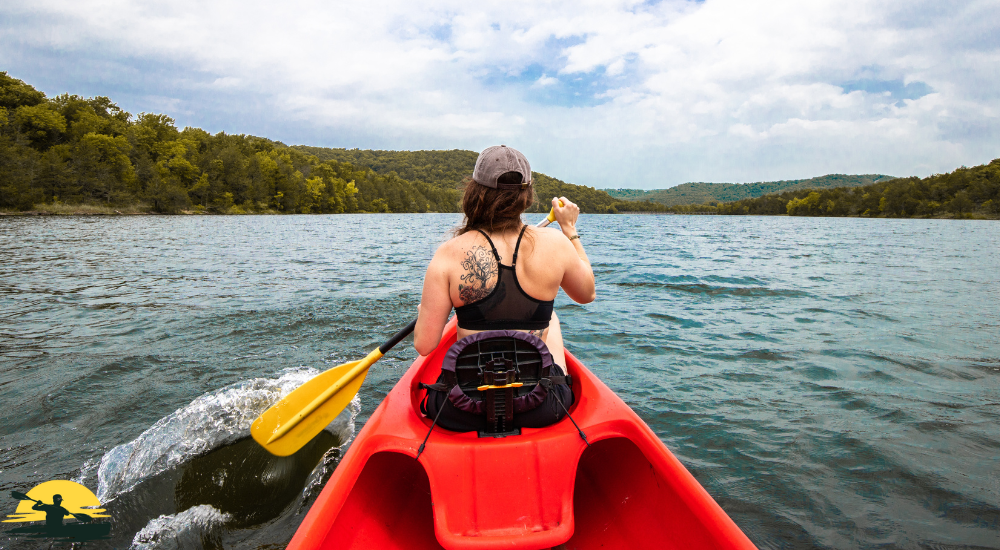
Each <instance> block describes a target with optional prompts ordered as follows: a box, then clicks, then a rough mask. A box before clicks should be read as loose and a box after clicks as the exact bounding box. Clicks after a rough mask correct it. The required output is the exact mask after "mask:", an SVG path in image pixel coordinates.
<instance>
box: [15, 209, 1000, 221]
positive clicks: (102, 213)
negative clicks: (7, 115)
mask: <svg viewBox="0 0 1000 550" xmlns="http://www.w3.org/2000/svg"><path fill="white" fill-rule="evenodd" d="M90 208H93V207H90ZM59 210H60V211H52V210H24V211H3V210H0V218H3V217H11V218H15V217H62V216H64V217H87V216H94V217H119V216H163V217H172V216H352V215H357V214H460V212H344V213H341V214H319V213H317V214H299V213H294V214H283V213H281V212H274V211H272V212H228V213H225V214H222V213H217V212H197V211H192V210H182V211H180V212H177V213H174V214H166V213H162V212H148V211H147V212H138V211H134V210H133V211H125V212H122V211H119V210H114V209H110V208H108V209H104V207H101V209H100V210H98V209H94V210H90V211H88V210H87V209H86V208H85V209H83V210H72V209H68V208H66V209H63V208H60V209H59ZM107 210H111V211H110V212H109V211H107ZM528 213H529V214H537V213H539V212H528ZM542 213H543V212H542ZM584 214H587V215H589V216H600V215H607V216H619V215H636V216H640V215H641V216H722V217H763V218H793V217H794V218H855V219H871V220H878V219H883V220H890V219H891V220H980V221H998V220H1000V216H997V217H989V216H985V215H982V214H971V213H970V214H966V215H965V216H955V215H944V216H911V217H905V218H902V217H891V216H790V215H788V214H719V213H716V212H616V213H608V212H592V213H587V212H584Z"/></svg>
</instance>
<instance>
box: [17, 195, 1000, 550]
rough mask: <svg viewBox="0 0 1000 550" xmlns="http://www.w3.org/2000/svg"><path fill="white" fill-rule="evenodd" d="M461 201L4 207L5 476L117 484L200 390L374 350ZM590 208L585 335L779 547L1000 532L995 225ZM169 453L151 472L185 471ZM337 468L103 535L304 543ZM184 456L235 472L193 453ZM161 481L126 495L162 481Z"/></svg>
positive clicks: (383, 381)
mask: <svg viewBox="0 0 1000 550" xmlns="http://www.w3.org/2000/svg"><path fill="white" fill-rule="evenodd" d="M457 219H458V218H457V217H456V216H454V215H444V214H442V215H352V216H287V217H278V216H273V217H267V216H243V217H155V216H147V217H121V218H79V217H78V218H0V362H2V367H0V400H2V402H3V404H4V407H5V411H6V414H5V415H4V417H3V419H2V420H0V453H2V454H0V490H2V491H3V492H4V493H6V492H8V491H10V490H19V491H25V490H27V489H29V488H30V487H32V486H34V485H35V484H37V483H40V482H42V481H46V480H49V479H57V478H63V479H76V480H78V481H81V482H83V483H84V484H85V485H87V486H88V487H90V488H91V489H92V490H94V491H95V492H97V491H98V490H99V487H98V475H97V470H98V466H99V465H100V464H101V461H102V458H103V457H105V455H106V454H109V453H110V451H111V450H112V449H113V448H115V447H117V446H119V445H125V444H129V443H130V442H133V441H137V438H139V439H138V440H139V441H141V438H140V436H141V435H142V434H143V432H144V431H146V430H148V429H149V428H150V427H151V426H154V425H156V424H157V422H158V421H160V420H161V419H164V418H167V417H170V415H171V414H173V413H175V412H176V411H182V410H188V409H186V407H190V405H191V404H192V403H196V402H197V403H202V402H205V397H204V396H208V397H209V398H211V397H213V396H215V395H217V394H218V393H219V392H222V391H228V392H232V391H233V390H232V389H231V388H232V387H236V388H240V387H242V386H232V385H233V384H238V383H241V382H246V381H252V380H258V379H259V380H272V381H278V380H286V379H288V377H289V376H293V375H295V372H297V371H295V370H294V369H297V368H300V367H308V368H312V369H323V368H327V367H330V366H333V365H336V364H339V363H341V362H344V361H347V360H352V359H357V358H360V357H361V356H363V355H364V354H365V353H367V352H368V351H369V350H370V349H372V348H373V347H375V346H377V345H378V344H379V343H380V342H381V341H382V340H383V339H384V338H386V337H387V336H389V335H391V334H392V333H393V332H395V330H397V329H398V328H399V327H402V326H403V325H405V324H406V322H408V320H409V319H410V318H411V317H412V316H413V315H414V313H415V308H416V304H417V302H418V301H419V294H420V281H421V277H422V275H423V270H424V268H425V267H426V264H427V262H428V260H429V259H430V257H431V255H432V254H433V251H434V249H435V248H436V246H437V245H438V244H439V243H440V242H441V241H442V240H443V239H444V238H445V233H446V231H447V230H448V229H449V228H450V227H451V226H452V225H454V224H455V223H456V222H457ZM580 228H581V232H582V234H583V240H584V243H585V244H586V246H587V250H588V252H589V254H590V257H591V259H592V261H593V265H594V270H595V272H596V274H597V284H598V299H597V301H595V302H594V303H592V304H588V305H584V306H580V305H576V304H573V303H572V302H570V301H569V300H568V299H566V297H565V296H563V295H560V297H559V298H558V299H557V301H556V307H557V311H558V313H559V315H560V317H561V318H562V320H563V322H564V323H565V326H564V333H565V334H566V340H567V345H568V347H569V348H570V349H571V350H572V351H573V352H574V353H575V354H576V355H577V356H578V357H579V358H580V359H582V360H583V361H584V363H586V364H587V365H588V366H589V367H590V368H591V369H592V370H593V371H594V372H595V373H597V374H598V375H599V376H600V377H601V378H602V379H603V380H604V381H605V382H606V383H607V384H608V385H609V386H610V387H611V388H612V389H613V390H615V391H616V392H618V394H619V395H620V396H621V397H622V398H623V399H624V400H625V401H626V402H627V403H628V404H629V405H631V406H632V407H633V408H634V409H635V410H636V411H637V412H638V413H639V415H640V416H642V417H643V418H644V419H645V420H646V421H647V422H648V423H649V425H650V426H651V427H652V428H653V430H654V431H655V432H656V433H657V434H659V436H660V437H661V438H662V439H663V441H664V442H665V443H666V444H667V445H668V446H669V447H670V449H671V450H672V451H673V452H674V453H675V454H676V455H677V456H678V458H680V459H681V461H682V462H683V463H684V464H685V465H686V466H687V467H688V468H689V469H690V470H691V471H692V473H694V475H695V476H696V477H697V478H698V480H699V481H700V482H701V483H702V484H703V485H704V486H705V488H706V489H707V490H708V491H709V492H710V493H711V494H712V495H713V496H715V498H716V499H717V500H718V501H719V503H720V504H721V505H722V506H723V508H725V509H726V511H727V512H728V513H729V514H730V515H731V516H732V517H733V519H734V520H735V521H736V522H737V524H739V525H740V527H741V528H743V530H744V531H745V532H746V533H747V534H748V535H749V536H750V538H751V539H752V540H753V541H754V542H755V543H756V544H757V545H759V546H760V547H762V548H807V547H808V548H955V547H963V548H964V547H969V548H975V547H980V548H1000V481H998V472H1000V464H998V456H1000V423H998V421H1000V406H998V405H1000V285H998V283H1000V255H998V254H997V250H998V245H1000V225H998V224H997V223H995V222H977V221H953V220H863V219H838V218H819V219H817V218H805V219H801V218H766V217H714V216H585V217H584V218H583V219H582V220H581V225H580ZM414 356H415V353H414V352H413V350H412V347H410V346H409V345H406V346H401V347H400V348H399V349H397V350H394V351H393V352H392V353H391V354H390V355H389V356H387V357H386V358H385V359H383V360H382V361H381V362H380V363H379V364H378V367H377V368H375V369H373V370H372V372H371V374H370V375H369V378H368V381H367V382H366V383H365V385H364V387H363V389H362V391H361V395H360V397H361V413H360V415H359V416H358V418H357V421H356V422H357V424H358V426H360V425H361V423H362V422H363V421H364V420H365V419H366V418H367V416H368V415H369V414H370V413H371V412H372V410H373V409H374V408H375V406H376V405H377V404H378V402H379V401H380V400H381V399H382V397H383V396H384V395H385V394H386V393H387V392H388V391H389V389H390V388H391V387H392V385H393V384H394V382H395V381H396V380H397V379H398V378H399V376H400V374H401V373H402V372H403V370H404V369H405V368H406V367H407V366H408V365H409V362H410V361H412V359H413V358H414ZM290 369H291V370H290ZM290 373H291V374H290ZM262 383H263V382H254V384H257V385H258V386H259V385H260V384H262ZM269 383H270V384H277V383H278V382H269ZM223 388H230V389H227V390H223ZM199 398H202V399H199ZM196 400H197V401H196ZM209 401H211V399H209ZM330 441H331V442H330V443H329V444H328V445H327V446H332V445H336V441H335V440H334V439H333V438H331V440H330ZM227 445H228V442H227ZM322 451H323V449H317V450H316V451H315V453H320V454H321V453H322ZM334 451H336V449H334ZM334 451H330V452H328V453H327V456H326V458H324V460H323V461H321V466H317V472H319V470H320V469H323V468H326V469H329V467H331V464H333V463H335V460H336V457H337V456H339V455H336V453H334ZM220 453H221V454H220V455H219V456H220V457H221V456H223V455H224V454H225V453H224V452H222V451H220ZM315 453H314V454H315ZM331 453H334V454H331ZM230 454H231V452H230ZM334 455H336V456H334ZM109 456H113V454H109ZM318 456H319V454H316V457H318ZM330 456H333V458H330ZM225 460H231V459H225ZM225 460H224V459H223V458H216V459H210V460H209V459H206V460H204V461H203V462H205V463H206V464H208V463H211V464H212V466H211V468H217V467H219V466H218V464H222V463H225V464H230V462H225ZM260 460H266V459H265V458H263V457H262V458H261V459H260ZM311 460H312V461H310V462H308V465H309V467H312V466H311V465H312V464H315V460H318V458H315V459H311ZM331 460H332V461H333V462H331ZM268 467H269V468H274V467H275V466H274V465H271V466H268ZM296 467H297V468H299V469H300V470H301V467H303V466H302V465H299V466H296ZM192 468H193V466H192ZM224 473H225V472H223V474H224ZM158 475H159V477H158V478H157V480H155V482H154V481H152V480H151V481H149V482H148V483H147V484H146V487H153V486H157V487H159V486H165V485H164V483H166V482H165V481H164V478H163V475H161V474H158ZM296 475H297V476H298V477H296V478H295V479H302V478H303V476H304V474H302V473H298V474H296ZM328 475H329V472H328V471H325V473H323V472H320V473H316V472H314V474H313V476H312V477H311V478H310V480H311V481H309V483H310V484H311V486H308V487H304V488H303V490H302V494H301V495H300V497H299V498H298V500H297V501H296V502H294V503H292V504H289V505H288V509H287V510H286V511H285V512H283V513H282V514H281V515H276V516H274V517H272V518H271V519H268V520H266V521H265V520H260V521H259V522H257V523H254V522H252V521H249V520H247V521H244V522H243V523H240V524H239V525H238V526H233V521H232V519H231V517H232V515H231V514H230V513H229V512H227V511H226V510H216V509H215V508H212V507H211V506H209V505H208V504H209V503H198V502H195V500H197V499H196V498H194V497H191V496H190V495H188V496H186V497H185V498H182V495H180V493H179V492H178V494H177V495H175V496H174V497H173V498H175V499H176V500H177V502H182V501H183V502H184V503H185V504H184V507H185V509H183V510H182V509H180V508H181V506H180V505H179V504H178V505H176V506H175V507H174V508H175V510H174V511H175V512H176V514H175V515H166V516H162V515H161V516H159V518H157V515H156V513H154V512H152V511H150V512H149V514H148V516H149V517H146V516H143V515H142V513H141V512H142V510H133V511H132V512H131V513H132V515H133V516H134V517H132V524H130V525H132V527H130V528H129V529H128V531H129V532H119V533H115V534H114V535H115V537H116V538H115V540H113V541H107V542H106V544H107V545H109V546H108V547H122V546H123V545H128V544H130V543H131V544H133V547H136V548H139V547H141V548H152V547H155V545H154V546H150V545H149V544H150V543H149V541H150V540H158V537H159V538H162V537H163V536H165V535H162V533H167V532H171V533H173V532H177V531H178V530H180V531H182V532H185V533H187V534H185V535H184V536H186V537H188V538H186V539H183V540H185V541H187V542H186V543H185V544H190V541H191V540H196V541H197V540H201V541H204V543H205V544H209V545H214V544H222V545H223V546H226V547H232V548H237V547H238V548H243V547H267V546H269V545H282V544H284V543H285V542H287V540H288V539H289V537H290V536H291V533H292V532H294V527H295V525H297V523H298V522H299V521H301V517H302V515H301V514H302V510H304V509H305V508H307V506H308V504H309V503H310V502H311V499H313V498H315V493H316V491H315V485H316V483H318V482H320V481H321V479H322V478H323V476H328ZM185 476H186V478H185V479H201V477H198V476H202V477H204V478H205V479H209V478H211V479H216V478H219V477H220V476H222V477H224V475H222V474H218V475H217V472H216V473H213V471H207V470H206V471H205V472H203V473H198V472H195V473H191V472H189V471H187V470H185V471H184V472H176V475H173V477H174V478H178V479H180V478H182V477H185ZM213 476H215V477H213ZM168 477H169V476H168ZM171 479H173V478H171ZM317 480H319V481H317ZM171 483H173V482H171ZM221 484H222V482H221V481H220V486H221ZM170 486H171V487H172V485H170ZM143 487H144V486H143V484H142V483H139V486H138V489H136V490H135V491H133V492H134V493H136V492H137V494H135V495H132V496H130V497H129V499H127V500H126V501H123V502H129V503H131V504H129V505H130V506H133V507H141V506H144V504H142V503H144V502H150V501H151V500H152V499H155V498H160V497H161V496H162V494H161V493H162V489H157V490H156V491H153V490H152V489H143ZM143 491H147V492H148V494H143V493H142V492H143ZM166 494H168V495H169V491H168V493H166ZM157 495H158V496H157ZM163 498H170V497H169V496H168V497H163ZM214 498H216V500H218V499H219V498H221V497H219V495H216V496H215V497H214ZM193 499H194V500H193ZM224 500H225V499H222V500H221V502H224ZM213 502H215V501H213ZM8 505H9V506H8V508H9V509H8V510H7V511H5V512H3V514H2V515H6V514H7V513H11V512H13V509H14V504H13V502H12V501H11V502H9V503H8ZM120 506H124V504H121V505H120ZM189 506H190V507H189ZM153 508H155V509H157V510H159V508H160V506H159V505H157V506H151V508H150V510H152V509H153ZM199 518H200V519H199ZM206 518H208V519H206ZM227 522H228V523H227ZM248 522H249V523H248ZM8 525H9V524H8ZM143 525H145V527H143ZM178 526H181V527H184V526H187V528H188V529H187V531H184V529H182V528H181V527H178ZM219 526H221V527H219ZM227 526H228V527H227ZM195 527H196V529H195ZM140 528H141V529H140ZM207 529H214V531H212V532H211V533H210V534H204V533H207V532H208V531H206V530H207ZM157 533H160V534H157ZM191 533H195V535H192V534H191ZM178 537H179V535H178ZM191 537H194V538H193V539H192V538H191ZM133 538H134V540H133ZM175 540H176V541H180V540H182V539H181V538H175ZM172 544H175V545H176V544H179V543H177V542H174V543H172ZM0 546H3V547H4V548H8V547H9V548H20V547H24V548H29V547H33V546H31V545H30V544H28V542H26V541H20V540H16V539H7V538H5V535H0ZM98 547H99V546H98Z"/></svg>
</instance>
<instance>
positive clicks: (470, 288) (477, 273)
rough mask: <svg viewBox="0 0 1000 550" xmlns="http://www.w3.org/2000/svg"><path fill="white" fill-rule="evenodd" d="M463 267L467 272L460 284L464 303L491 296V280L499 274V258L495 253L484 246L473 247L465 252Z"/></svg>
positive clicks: (459, 294)
mask: <svg viewBox="0 0 1000 550" xmlns="http://www.w3.org/2000/svg"><path fill="white" fill-rule="evenodd" d="M462 269H464V270H465V274H464V275H462V276H461V279H462V282H461V283H459V284H458V297H459V298H461V299H462V303H465V304H471V303H472V302H475V301H477V300H482V299H483V298H485V297H487V296H489V294H490V291H492V290H493V289H492V288H490V287H489V284H490V280H491V279H494V278H495V277H496V276H497V259H496V258H495V257H494V256H493V253H492V252H490V251H489V250H488V249H486V248H484V247H482V246H474V247H472V249H471V250H469V251H468V252H466V253H465V259H463V260H462ZM463 283H464V284H463Z"/></svg>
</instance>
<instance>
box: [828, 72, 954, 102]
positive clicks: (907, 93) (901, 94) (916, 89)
mask: <svg viewBox="0 0 1000 550" xmlns="http://www.w3.org/2000/svg"><path fill="white" fill-rule="evenodd" d="M840 87H841V88H843V89H844V91H845V92H847V93H850V92H854V91H862V92H868V93H870V94H884V93H885V92H889V94H890V97H892V99H895V100H896V102H900V101H902V100H904V99H920V98H921V97H924V96H925V95H927V94H929V93H931V92H933V91H934V89H933V88H931V87H930V86H928V85H927V83H926V82H920V81H914V82H910V83H909V84H903V80H902V79H897V80H879V79H875V78H863V79H859V80H851V81H848V82H844V83H842V84H841V85H840Z"/></svg>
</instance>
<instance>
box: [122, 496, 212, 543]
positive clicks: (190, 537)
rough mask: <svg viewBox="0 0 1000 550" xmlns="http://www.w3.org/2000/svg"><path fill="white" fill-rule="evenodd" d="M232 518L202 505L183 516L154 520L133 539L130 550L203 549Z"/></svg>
mask: <svg viewBox="0 0 1000 550" xmlns="http://www.w3.org/2000/svg"><path fill="white" fill-rule="evenodd" d="M229 519H230V516H229V514H225V513H222V512H220V511H219V510H216V509H215V508H213V507H211V506H209V505H207V504H201V505H199V506H193V507H191V508H188V509H187V510H184V511H183V512H181V513H179V514H173V515H164V516H160V517H158V518H154V519H152V520H150V521H149V523H147V524H146V526H145V527H143V528H142V529H141V530H140V531H139V532H138V533H136V534H135V537H134V538H133V539H132V546H131V547H129V548H130V550H180V549H181V548H202V547H203V546H204V541H205V539H206V538H210V537H212V535H213V532H215V531H217V530H218V529H219V528H220V527H222V526H223V525H225V523H226V522H227V521H229Z"/></svg>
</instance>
